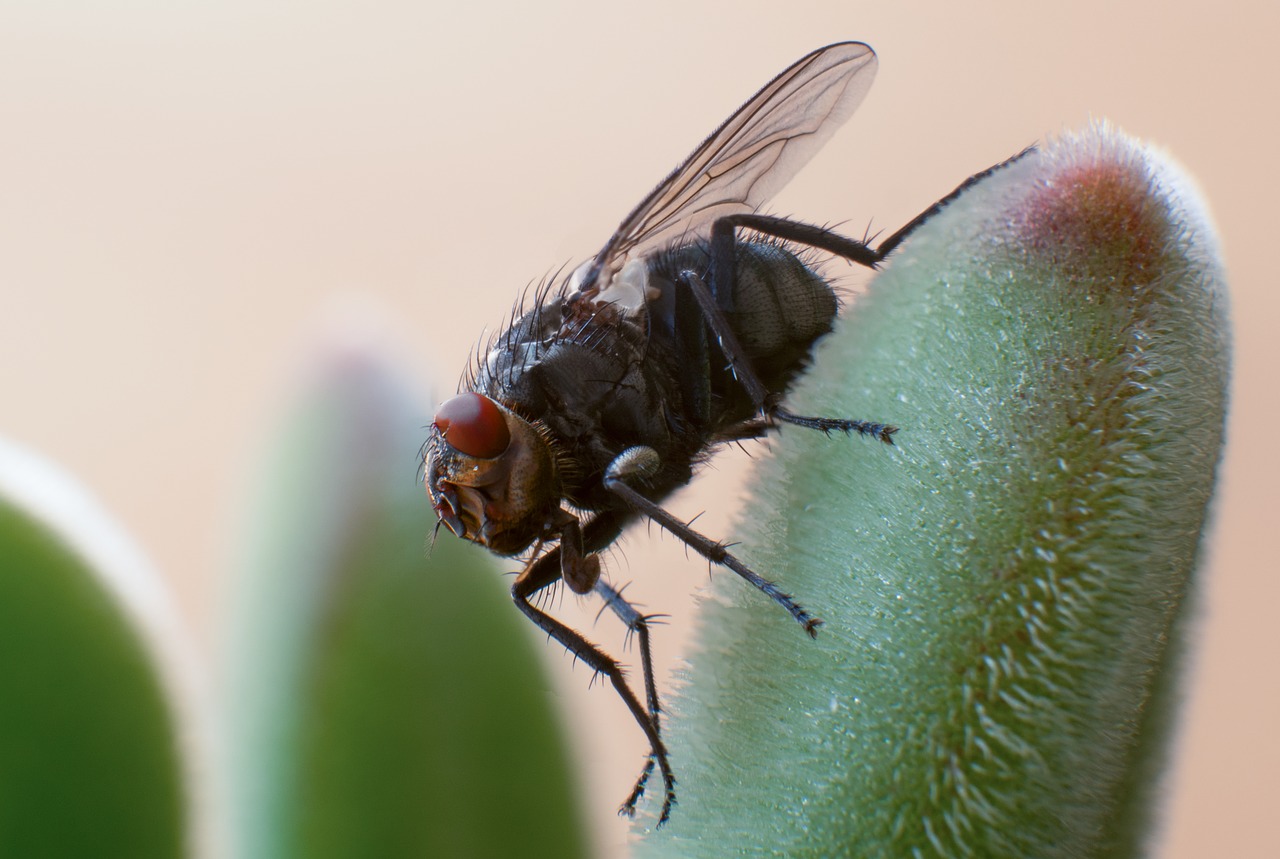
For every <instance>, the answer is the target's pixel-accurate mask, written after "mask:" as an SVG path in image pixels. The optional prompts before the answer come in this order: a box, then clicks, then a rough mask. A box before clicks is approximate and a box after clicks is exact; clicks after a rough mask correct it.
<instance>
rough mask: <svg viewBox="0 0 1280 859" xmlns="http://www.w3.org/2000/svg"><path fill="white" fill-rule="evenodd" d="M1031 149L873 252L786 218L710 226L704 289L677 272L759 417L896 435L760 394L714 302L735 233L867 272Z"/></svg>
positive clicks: (725, 283) (728, 285) (728, 288)
mask: <svg viewBox="0 0 1280 859" xmlns="http://www.w3.org/2000/svg"><path fill="white" fill-rule="evenodd" d="M1034 148H1035V147H1032V146H1028V147H1027V148H1026V149H1024V150H1022V151H1021V152H1019V153H1018V154H1017V155H1014V156H1013V157H1012V158H1007V159H1005V160H1004V161H1001V162H1000V163H999V164H994V165H992V166H991V167H988V168H987V169H986V170H983V171H981V172H978V173H975V174H973V175H972V176H970V177H969V178H968V179H966V180H965V181H964V182H962V183H960V185H958V186H957V187H956V188H955V190H953V191H952V192H951V193H950V194H947V195H946V196H945V197H943V198H942V199H940V200H938V201H937V202H936V203H934V204H933V205H932V206H930V207H929V208H927V209H925V210H924V211H923V212H921V213H920V214H919V215H916V216H915V217H914V218H912V219H911V220H910V221H908V222H907V223H906V224H905V225H904V226H903V227H902V228H901V229H899V230H897V231H896V232H894V233H893V234H892V235H890V236H889V237H888V238H886V239H885V240H884V241H883V242H881V243H880V244H879V245H877V246H876V247H872V246H871V245H870V244H868V243H867V242H865V241H858V240H857V239H851V238H849V237H847V236H842V235H840V234H839V233H836V232H832V231H831V230H828V229H826V228H825V227H817V226H814V225H813V224H806V223H804V222H802V221H793V220H791V219H789V218H775V217H772V216H770V215H757V214H741V215H728V216H726V217H723V218H720V219H718V220H717V221H716V222H715V223H714V224H712V226H711V273H710V281H711V282H710V284H706V283H703V282H702V280H701V278H700V277H698V275H697V274H696V273H694V272H683V273H682V279H683V280H684V281H685V282H686V283H687V284H688V285H689V287H690V288H691V289H692V290H693V294H694V295H695V296H696V298H697V300H698V305H699V307H700V308H701V310H702V313H703V315H704V316H705V317H706V319H707V322H708V324H709V325H710V326H711V329H712V330H713V331H714V332H715V334H716V337H717V338H719V340H720V347H721V348H722V349H723V350H724V354H725V357H726V358H728V359H729V366H730V367H732V368H733V372H734V375H735V376H737V378H738V381H739V382H741V383H742V386H743V387H744V388H746V390H747V393H748V394H750V395H751V398H752V399H753V400H754V401H755V403H756V406H757V407H758V408H759V409H760V410H761V411H762V412H763V413H764V414H766V415H768V416H770V417H773V418H775V419H777V420H780V421H785V422H787V423H792V424H796V425H798V426H803V427H809V428H810V429H816V430H821V431H822V432H825V433H828V434H830V433H831V432H833V431H836V430H838V431H840V432H846V433H850V432H856V433H858V434H859V435H867V436H872V437H873V438H878V439H879V440H880V441H882V442H885V443H886V444H893V434H894V433H895V432H897V431H898V430H897V427H894V426H890V425H888V424H883V423H877V422H875V421H860V420H852V419H845V418H819V417H807V416H805V415H797V414H793V413H792V412H789V411H787V410H786V409H784V408H782V407H781V406H780V405H778V403H777V402H776V396H775V395H773V394H771V393H770V392H769V391H767V390H765V387H764V385H763V384H761V382H760V379H759V378H758V377H757V376H756V373H755V370H754V368H752V367H751V364H750V361H748V360H747V355H746V352H745V351H744V350H743V349H742V346H741V345H740V344H739V342H738V338H737V337H736V336H735V335H734V333H733V330H732V329H731V328H730V327H729V324H728V322H727V320H726V319H725V318H724V313H723V311H722V310H721V305H720V303H719V302H720V301H728V300H729V297H730V296H732V295H733V281H734V278H735V277H736V276H737V270H738V269H737V263H736V259H735V258H736V256H737V238H736V233H737V230H738V229H739V228H743V229H748V230H753V231H755V232H757V233H760V234H762V235H767V236H774V237H776V238H779V239H783V240H784V241H790V242H795V243H797V244H801V245H807V246H808V247H811V248H817V249H818V250H821V251H826V252H827V253H829V254H832V255H834V256H838V257H843V258H844V259H847V260H849V261H850V262H854V263H857V264H859V265H864V266H867V267H868V268H876V267H877V266H879V264H880V263H881V262H883V261H884V260H885V258H886V257H888V256H889V254H891V253H892V252H893V251H894V250H895V249H896V248H897V247H898V245H900V244H901V243H902V242H903V240H904V239H906V238H907V236H909V235H911V233H913V232H915V231H916V229H917V228H918V227H919V226H920V225H921V224H923V223H924V222H925V221H927V220H929V219H930V218H932V217H933V216H934V215H936V214H937V213H938V212H939V211H940V210H941V209H942V208H944V207H945V206H946V205H947V204H948V203H950V202H951V201H952V200H954V199H955V198H956V197H958V196H960V194H961V193H963V192H964V191H965V190H966V189H968V188H969V187H970V186H971V185H973V184H974V183H976V182H978V181H980V180H982V179H984V178H986V177H987V176H989V175H991V174H992V173H995V172H997V171H999V170H1003V169H1004V168H1005V167H1008V166H1009V165H1010V164H1013V163H1014V162H1016V161H1018V160H1019V159H1020V158H1023V157H1024V156H1026V155H1027V154H1028V153H1030V152H1032V151H1033V150H1034ZM726 306H727V305H726Z"/></svg>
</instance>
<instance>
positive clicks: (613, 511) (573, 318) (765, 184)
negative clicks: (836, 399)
mask: <svg viewBox="0 0 1280 859" xmlns="http://www.w3.org/2000/svg"><path fill="white" fill-rule="evenodd" d="M875 71H876V55H875V52H874V51H872V50H871V48H870V47H868V46H867V45H865V44H862V43H861V42H841V43H838V44H834V45H829V46H827V47H825V48H820V49H819V50H816V51H814V52H813V53H811V54H809V55H808V56H805V57H804V58H802V59H801V60H799V61H798V62H796V63H795V64H794V65H792V66H790V67H789V68H787V69H786V70H785V71H783V72H782V73H781V74H780V75H778V76H777V77H776V78H774V79H773V80H772V81H770V82H769V83H768V84H767V85H766V86H765V87H764V88H763V89H761V90H760V91H759V92H758V93H756V94H755V95H754V96H752V97H751V99H750V100H749V101H747V103H746V104H744V105H743V106H742V107H741V108H739V109H738V110H737V111H736V112H735V113H734V114H733V115H732V116H730V117H729V119H728V120H726V121H725V123H724V124H723V125H721V126H720V127H719V128H718V129H716V130H715V131H714V132H713V133H712V134H711V136H710V137H708V138H707V139H706V140H705V141H703V143H702V144H701V145H700V146H699V147H698V148H697V149H695V150H694V152H693V154H692V155H690V156H689V158H688V159H687V160H685V162H684V163H683V164H681V165H680V166H679V167H677V168H676V169H675V171H674V172H672V173H671V175H669V176H668V177H667V178H666V179H665V180H663V181H662V183H661V184H659V185H658V187H657V188H655V189H654V190H653V191H652V192H650V194H649V195H648V196H647V197H646V198H645V199H644V200H643V201H642V202H641V203H640V205H638V206H637V207H636V208H635V210H634V211H632V212H631V214H630V215H628V216H627V217H626V219H625V220H624V221H623V222H622V224H621V225H620V226H619V227H618V229H617V231H616V232H614V234H613V236H612V238H610V239H609V241H608V242H607V243H606V244H605V245H604V247H603V248H601V249H600V251H599V253H597V254H596V255H595V257H593V258H592V259H590V260H588V261H587V262H585V263H584V264H583V265H582V266H580V267H579V268H578V269H577V271H575V272H574V273H573V274H572V275H570V276H569V277H568V278H566V279H564V280H563V281H562V282H560V283H559V284H558V285H557V284H547V285H545V286H543V287H542V288H540V289H539V290H538V291H537V293H536V295H535V296H534V300H533V301H531V302H528V306H527V307H525V308H521V309H520V310H519V311H517V314H518V315H513V321H512V323H511V324H510V326H509V327H508V328H507V329H506V330H505V331H502V332H501V333H500V334H498V335H497V336H496V337H494V338H492V339H491V340H490V341H489V342H488V343H487V345H486V347H485V348H484V349H483V350H482V354H480V356H479V360H478V361H477V363H476V366H474V367H473V368H472V369H471V370H470V371H469V372H468V373H467V375H466V378H465V379H464V382H463V385H462V386H461V392H460V393H459V394H458V395H457V396H455V397H454V398H452V399H450V400H448V401H447V402H445V403H444V404H442V405H441V406H440V408H439V410H438V411H437V412H436V415H435V419H434V421H433V423H432V426H431V431H430V437H429V439H428V441H427V445H426V450H427V458H426V471H425V473H426V487H427V491H428V492H429V493H430V495H431V500H432V503H433V505H434V508H435V511H436V514H437V515H438V516H439V520H440V523H443V524H444V525H445V527H447V528H448V529H449V530H450V531H452V532H453V533H454V534H456V535H457V536H459V537H463V538H465V539H468V540H471V541H473V542H476V543H479V544H481V545H483V546H485V547H487V548H489V549H490V550H491V551H493V552H495V553H497V554H499V555H506V556H510V555H521V554H523V555H525V557H526V563H525V566H524V569H523V571H522V572H521V573H520V574H519V576H518V577H517V578H516V580H515V583H514V584H513V585H512V588H511V596H512V598H513V599H514V600H515V604H516V606H517V607H518V608H519V609H520V611H522V612H523V613H524V614H525V615H526V616H527V617H528V618H529V619H530V620H531V621H533V623H535V624H536V625H537V626H538V627H539V628H540V629H542V630H543V631H545V632H546V633H547V634H548V635H550V636H551V637H553V638H555V639H556V640H557V641H559V642H560V643H561V644H563V645H564V646H565V647H566V648H568V649H569V650H570V651H572V652H573V653H574V654H575V655H576V656H577V657H578V658H580V659H582V660H583V661H584V662H586V663H587V664H588V665H590V666H591V667H592V668H593V669H594V670H595V671H597V672H599V673H600V674H603V675H605V676H606V677H608V678H609V681H610V682H611V683H612V684H613V687H614V689H615V690H616V691H617V693H618V695H619V696H621V698H622V700H623V701H624V702H625V703H626V705H627V707H628V709H629V710H630V711H631V714H632V715H633V716H634V717H635V720H636V722H637V723H638V724H639V726H640V728H641V730H643V731H644V733H645V736H646V737H647V738H648V741H649V756H648V758H647V760H646V761H645V764H644V767H643V769H642V770H641V772H640V775H639V777H638V778H637V779H636V782H635V786H634V787H633V788H632V790H631V793H630V794H629V795H628V796H627V798H626V799H625V800H624V801H623V803H622V806H621V808H620V809H619V812H620V813H621V814H625V815H627V816H633V815H634V814H635V808H636V803H637V802H638V801H639V800H640V798H641V797H642V796H643V795H644V791H645V788H646V785H647V784H648V782H649V778H650V776H651V775H652V773H653V770H654V767H655V766H656V767H657V769H658V770H659V772H660V773H661V776H662V781H663V790H664V794H663V800H662V808H661V811H660V812H659V816H658V824H659V825H662V824H663V823H665V822H666V821H667V819H668V818H669V816H670V814H671V807H672V804H673V803H674V802H675V778H674V776H673V775H672V770H671V765H670V762H669V759H668V754H667V748H666V745H665V744H664V742H663V739H662V731H661V725H660V720H659V714H660V713H661V707H660V705H659V700H658V693H657V689H656V686H655V684H654V671H653V660H652V656H651V652H650V643H649V641H650V640H649V623H650V622H651V620H652V616H645V615H643V614H641V613H640V612H639V611H637V610H636V609H635V608H634V607H633V606H632V605H631V604H630V603H628V602H627V600H625V599H624V598H623V597H622V595H621V594H620V593H619V591H618V590H616V589H615V588H614V587H612V586H611V585H610V584H609V583H608V582H607V581H606V580H605V579H604V578H602V577H601V574H600V553H601V552H602V551H603V550H605V549H607V548H608V547H609V546H610V545H612V544H613V542H614V541H615V540H617V539H618V537H619V536H620V535H621V534H622V531H623V529H624V528H625V527H626V526H627V525H628V524H630V523H631V522H633V521H635V520H637V519H641V518H645V517H647V518H649V519H651V520H652V521H654V522H657V523H658V524H659V525H660V526H661V527H663V528H665V529H667V530H668V531H670V532H671V533H672V534H674V535H675V536H677V537H678V538H680V539H681V540H682V541H684V543H686V544H687V545H688V546H690V547H691V548H692V549H694V550H695V551H696V552H698V553H699V554H701V555H702V556H703V557H705V558H707V559H708V560H709V561H710V562H712V563H714V564H719V565H721V566H724V567H727V568H729V569H730V570H732V571H733V572H735V573H737V574H738V575H739V576H741V577H742V578H743V579H745V580H746V581H748V582H750V583H751V584H752V585H754V586H755V587H756V588H758V589H759V590H760V591H762V592H763V593H764V594H765V595H766V596H768V597H769V598H770V599H772V600H773V601H774V602H776V603H777V604H778V605H780V606H782V608H784V609H785V610H786V611H787V612H788V613H789V614H790V615H791V616H792V617H794V618H795V620H796V621H797V622H798V623H799V624H800V625H801V627H802V628H803V629H804V630H805V632H807V633H808V634H809V635H810V636H816V634H817V628H818V626H819V624H820V623H821V621H820V620H819V619H818V618H816V617H814V616H813V615H812V614H810V613H809V612H808V611H807V610H806V609H804V608H803V607H801V605H800V604H799V603H797V602H796V601H795V600H793V599H792V598H791V596H790V595H788V594H786V593H784V592H783V591H781V590H780V589H779V588H778V587H777V586H776V585H775V584H774V583H773V582H770V581H768V580H767V579H765V578H764V577H762V576H761V575H759V574H758V573H756V572H755V571H754V570H752V569H751V568H749V567H747V566H746V565H745V564H743V563H742V562H741V561H740V560H738V558H737V557H735V556H734V555H733V554H731V553H730V552H728V551H727V550H726V549H725V547H724V545H723V544H722V543H719V542H717V541H715V540H712V539H710V538H708V537H705V536H703V535H702V534H699V533H698V532H696V531H694V530H693V529H692V528H690V527H689V525H688V524H687V523H685V522H682V521H680V520H679V519H677V518H675V517H674V516H672V515H671V514H670V513H668V512H667V511H666V510H665V509H664V508H663V507H662V506H661V502H662V500H663V499H665V498H666V497H667V496H668V495H670V494H671V493H672V492H673V491H674V490H676V489H678V488H679V487H681V486H684V485H685V484H687V483H688V482H689V481H690V480H691V479H692V478H693V471H694V466H695V465H696V464H697V463H699V462H701V461H702V460H704V459H705V458H706V457H707V456H708V455H709V454H710V452H711V451H712V450H713V449H715V448H716V447H718V446H719V445H722V444H726V443H730V442H738V441H744V440H747V439H755V438H760V437H762V436H763V435H764V434H765V433H766V431H768V430H769V429H771V428H773V427H775V426H776V425H777V424H778V423H790V424H797V425H799V426H802V427H809V428H812V429H817V430H821V431H823V432H826V433H831V432H832V431H841V432H844V433H858V434H860V435H865V436H869V437H871V438H874V439H878V440H880V441H882V442H885V443H889V444H892V437H893V433H894V432H895V431H896V428H895V427H893V426H890V425H889V424H886V423H880V422H875V421H865V420H854V419H845V418H827V417H807V416H803V415H797V414H794V413H792V412H790V411H788V410H787V409H785V408H783V406H782V405H781V403H782V400H783V397H784V396H785V394H786V393H787V390H788V389H789V387H790V386H791V384H792V382H793V381H794V380H795V378H796V377H797V376H798V375H799V373H800V372H801V371H802V370H803V369H804V367H805V365H806V364H807V363H808V361H809V355H810V351H811V349H812V347H813V344H814V342H815V341H816V340H818V338H820V337H822V336H823V335H824V334H826V333H828V332H829V331H830V330H831V327H832V324H833V322H834V320H835V318H836V312H837V301H836V296H835V293H834V292H833V291H832V288H831V285H830V284H829V283H828V282H827V280H826V279H825V278H824V277H823V276H822V275H821V274H819V273H818V272H816V271H815V270H814V269H813V268H812V267H810V265H809V264H808V263H807V262H806V260H807V259H809V258H810V256H811V255H812V251H810V250H809V249H812V250H814V251H820V252H823V253H825V254H828V255H830V256H834V257H839V258H843V259H846V260H849V261H851V262H854V263H858V264H860V265H864V266H867V267H869V268H874V267H876V265H877V264H878V263H880V262H881V261H882V260H884V258H885V257H886V256H887V255H888V254H889V253H890V252H891V251H892V250H893V249H894V248H895V247H897V245H898V244H899V243H900V242H901V241H902V240H903V239H904V238H906V236H907V235H908V234H909V233H910V232H911V231H912V230H914V229H915V228H916V227H917V226H919V224H920V223H922V222H923V221H924V220H926V219H927V218H928V217H929V216H931V215H932V214H934V213H935V212H936V211H937V210H938V209H939V208H941V206H943V205H944V204H945V203H947V202H949V201H950V200H951V199H952V198H953V197H954V196H955V195H956V194H958V193H959V192H960V191H961V190H962V189H963V188H965V187H967V186H968V185H969V184H970V183H971V182H973V181H975V180H976V179H977V178H980V177H981V176H984V175H986V174H987V173H989V172H991V170H995V169H997V168H998V167H999V166H1001V165H997V167H993V168H991V170H987V171H983V173H980V174H978V175H977V176H975V177H973V178H971V179H969V180H968V181H967V182H965V183H964V184H963V185H961V186H960V188H957V189H956V191H953V192H952V193H951V194H950V195H948V196H947V197H944V198H943V199H942V200H940V201H938V203H935V204H934V205H933V206H931V207H930V208H929V209H927V210H926V211H925V212H923V213H921V214H920V215H919V216H917V217H916V218H915V219H914V220H912V221H911V222H910V223H909V224H907V225H906V226H905V227H903V228H902V229H900V230H898V231H897V232H896V233H894V234H892V235H891V236H889V237H888V238H887V239H885V240H884V241H883V242H881V243H880V244H879V245H878V246H876V247H872V246H871V245H870V244H868V243H867V242H866V241H858V240H855V239H850V238H846V237H844V236H841V235H839V234H837V233H834V232H832V231H831V230H828V229H826V228H824V227H818V226H813V225H810V224H806V223H803V222H800V221H795V220H791V219H788V218H778V217H771V216H766V215H761V214H758V213H757V210H758V209H759V208H760V207H761V206H762V205H764V204H765V203H766V202H767V201H768V200H769V198H770V197H771V196H772V195H773V194H774V193H776V192H777V191H778V190H779V189H780V188H781V187H782V186H783V185H785V184H786V183H787V182H788V181H789V180H790V179H791V177H792V176H794V175H795V174H796V173H797V172H798V171H799V170H800V169H801V168H802V167H803V166H804V165H805V163H807V162H808V161H809V159H811V158H812V157H813V155H814V154H815V153H816V152H817V151H818V150H819V148H821V147H822V145H823V144H824V143H826V141H827V139H828V138H830V137H831V135H832V134H833V133H835V131H836V129H837V128H838V127H839V126H840V125H842V124H843V123H844V122H845V120H847V119H848V118H849V117H850V116H851V115H852V114H853V112H854V111H855V110H856V109H857V107H858V105H859V104H861V102H862V100H863V98H864V97H865V96H866V94H867V90H868V89H869V88H870V86H871V81H872V79H873V78H874V76H875ZM1015 157H1016V156H1015ZM1006 163H1007V162H1006ZM740 230H745V231H747V232H746V233H745V234H744V235H740V234H739V231H740ZM801 254H803V256H801ZM437 527H438V525H437ZM557 581H563V582H564V583H565V584H566V585H568V586H569V588H570V589H571V590H573V591H574V592H575V593H578V594H588V593H592V592H594V593H596V594H597V595H598V596H599V597H600V598H601V599H602V600H603V601H604V603H605V604H606V605H607V606H608V607H609V608H610V609H611V610H612V611H613V612H614V613H615V614H616V615H617V616H618V617H619V618H620V619H621V620H622V622H623V623H624V624H626V626H627V627H628V628H629V629H630V630H631V631H632V632H633V633H634V634H635V636H636V638H637V640H638V641H639V643H640V661H641V666H642V669H643V675H644V701H643V703H642V701H641V699H640V697H639V696H637V694H636V693H635V691H634V690H633V689H632V688H631V686H630V685H629V684H628V683H627V681H626V678H625V676H624V675H623V672H622V668H621V666H620V665H619V663H618V662H617V661H616V660H614V659H613V658H612V657H610V656H609V655H607V654H606V653H605V652H604V651H602V650H601V649H600V648H598V647H597V646H596V645H594V644H592V643H591V642H589V641H588V640H587V639H586V638H584V637H583V636H582V635H581V634H580V633H579V632H577V631H576V630H573V629H571V628H570V627H568V626H567V625H565V624H563V623H561V622H560V621H558V620H556V619H555V618H553V617H551V615H549V614H548V613H546V612H545V611H543V610H542V609H541V608H539V607H538V606H535V605H534V604H533V602H531V598H532V597H534V596H535V595H536V594H538V593H539V592H541V591H543V590H544V589H546V588H548V587H550V586H551V585H553V584H555V583H556V582H557Z"/></svg>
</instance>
